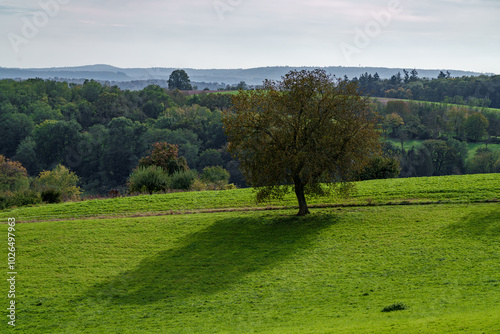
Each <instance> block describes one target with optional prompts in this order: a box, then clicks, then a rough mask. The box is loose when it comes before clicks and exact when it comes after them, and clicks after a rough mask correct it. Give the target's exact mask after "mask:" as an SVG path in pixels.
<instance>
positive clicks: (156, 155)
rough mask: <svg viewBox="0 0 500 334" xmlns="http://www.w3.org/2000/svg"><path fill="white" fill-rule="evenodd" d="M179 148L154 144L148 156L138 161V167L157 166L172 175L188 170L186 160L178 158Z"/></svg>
mask: <svg viewBox="0 0 500 334" xmlns="http://www.w3.org/2000/svg"><path fill="white" fill-rule="evenodd" d="M178 154H179V147H178V146H177V145H173V144H168V143H155V144H153V149H152V150H151V151H150V154H149V155H148V156H147V157H145V158H141V159H140V160H139V166H140V167H149V166H157V167H161V168H163V169H164V170H165V171H167V172H168V174H169V175H172V174H174V173H176V172H180V171H187V170H188V169H189V167H188V165H187V162H186V159H185V158H184V157H178Z"/></svg>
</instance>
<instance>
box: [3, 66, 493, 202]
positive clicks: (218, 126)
mask: <svg viewBox="0 0 500 334" xmlns="http://www.w3.org/2000/svg"><path fill="white" fill-rule="evenodd" d="M414 75H416V73H415V74H414ZM445 76H446V75H445ZM368 78H369V75H368ZM409 78H411V75H410V77H409ZM495 78H496V77H492V78H490V79H488V80H489V81H488V82H496V81H494V80H496V79H495ZM363 80H364V79H363ZM372 80H373V77H372ZM402 80H403V83H401V85H411V84H417V83H421V82H424V81H426V80H422V79H414V81H412V82H408V83H406V84H405V83H404V77H403V79H402ZM409 80H410V79H409ZM453 80H455V79H453V78H446V77H445V78H441V79H436V80H431V81H429V82H433V81H436V82H453ZM460 80H461V79H460ZM463 80H464V82H465V81H467V80H471V81H472V80H474V78H469V79H467V80H466V79H463ZM485 80H486V79H485ZM374 82H380V83H384V82H385V80H380V79H377V80H375V81H374ZM360 83H361V81H360ZM241 84H242V85H243V83H241ZM240 88H243V87H240ZM498 91H499V89H496V91H495V93H494V94H493V93H492V94H491V95H490V97H491V96H493V95H495V94H497V93H498ZM491 101H493V100H491ZM230 106H231V96H230V95H228V94H201V95H194V96H187V95H185V94H184V93H182V92H181V91H178V90H166V89H164V88H161V87H159V86H155V85H150V86H148V87H146V88H144V89H143V90H140V91H124V90H120V89H119V88H118V87H110V86H106V85H102V84H100V83H98V82H96V81H85V82H84V83H83V84H68V83H64V82H55V81H44V80H41V79H31V80H26V81H14V80H2V81H0V155H3V156H5V157H6V158H7V159H10V161H12V162H19V163H20V164H21V165H22V166H23V168H25V169H26V171H27V174H28V175H29V176H31V177H36V176H39V175H40V173H41V172H43V171H52V170H55V169H57V168H61V167H58V166H65V167H67V168H68V169H69V171H70V172H71V173H74V174H75V175H76V176H78V178H79V185H80V186H81V187H82V188H83V190H84V191H85V192H86V193H90V194H93V193H94V194H108V193H109V191H110V190H112V189H116V190H118V191H120V192H126V191H127V190H128V189H127V181H129V177H130V175H131V174H132V171H133V170H134V169H136V168H137V167H138V166H139V161H140V159H141V158H144V157H147V156H148V155H149V154H150V152H151V149H152V147H153V144H155V143H168V144H172V145H177V147H178V152H177V153H176V154H178V156H179V157H184V159H185V160H186V163H187V166H188V167H189V169H190V170H193V171H196V172H197V173H199V174H200V175H201V174H203V171H204V169H205V168H206V167H212V166H220V167H222V168H224V169H225V170H227V171H228V172H229V173H230V179H229V183H234V184H236V185H237V186H240V187H241V186H245V180H244V178H243V176H242V174H241V172H240V171H239V168H238V166H239V164H238V162H237V161H234V160H233V159H232V158H231V156H230V155H229V154H228V152H227V149H226V148H227V138H226V136H225V134H224V131H223V126H222V122H221V116H222V110H224V109H227V108H230ZM373 107H374V109H376V110H377V111H378V113H379V114H380V115H381V126H382V128H383V130H384V137H385V138H386V139H391V140H393V141H399V142H401V144H402V145H401V146H402V148H396V147H395V146H394V145H392V144H390V142H388V143H387V144H385V153H386V158H387V159H389V160H385V161H384V160H380V159H378V160H377V159H374V161H373V164H372V165H371V166H369V168H367V172H366V173H364V174H363V175H362V176H360V177H361V178H363V179H366V178H379V177H394V176H398V175H399V176H402V177H408V176H424V175H445V174H463V173H469V172H472V173H476V172H498V168H500V160H499V159H500V157H498V152H495V151H490V150H488V149H482V150H480V151H479V153H480V154H479V155H478V157H477V159H476V157H475V158H474V159H475V160H474V159H468V151H467V145H466V142H471V141H473V142H486V143H495V142H498V137H500V113H498V111H494V110H487V109H484V108H479V107H468V106H450V105H445V104H434V103H413V102H409V103H407V102H402V101H390V102H388V103H387V104H386V105H385V104H382V103H378V102H374V104H373ZM408 140H419V141H424V143H423V144H422V145H421V146H419V147H415V148H411V147H407V145H405V142H406V141H408ZM391 159H392V160H391ZM9 168H10V167H9ZM16 168H17V167H16ZM9 170H10V169H9ZM211 172H213V173H215V172H217V173H223V171H221V170H212V171H211ZM206 173H208V172H206ZM206 179H207V180H214V179H216V178H214V177H208V176H207V177H206ZM172 182H173V181H172Z"/></svg>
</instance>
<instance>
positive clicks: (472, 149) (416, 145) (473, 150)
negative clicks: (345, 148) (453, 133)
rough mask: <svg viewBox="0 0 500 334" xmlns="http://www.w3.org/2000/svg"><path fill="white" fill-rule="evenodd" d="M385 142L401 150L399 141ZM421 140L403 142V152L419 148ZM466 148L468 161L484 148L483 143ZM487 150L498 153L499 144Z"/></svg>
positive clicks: (469, 144) (489, 146) (489, 145)
mask: <svg viewBox="0 0 500 334" xmlns="http://www.w3.org/2000/svg"><path fill="white" fill-rule="evenodd" d="M387 141H389V142H391V143H393V144H394V145H396V147H399V148H401V142H400V141H399V140H394V139H387ZM423 142H424V141H423V140H409V141H405V142H404V147H405V150H409V149H411V148H412V147H414V148H419V147H420V146H422V143H423ZM467 146H468V147H469V159H472V158H474V155H475V154H476V152H477V150H478V149H479V148H480V147H486V144H485V143H467ZM488 149H490V150H492V151H500V144H488Z"/></svg>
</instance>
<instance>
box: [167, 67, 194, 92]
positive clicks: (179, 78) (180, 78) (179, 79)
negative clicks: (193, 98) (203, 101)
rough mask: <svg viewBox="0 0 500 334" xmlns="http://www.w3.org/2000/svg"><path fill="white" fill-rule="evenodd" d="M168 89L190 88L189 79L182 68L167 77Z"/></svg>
mask: <svg viewBox="0 0 500 334" xmlns="http://www.w3.org/2000/svg"><path fill="white" fill-rule="evenodd" d="M168 89H179V90H191V89H193V88H192V86H191V81H190V80H189V76H188V75H187V73H186V71H184V70H175V71H173V72H172V74H170V77H169V78H168Z"/></svg>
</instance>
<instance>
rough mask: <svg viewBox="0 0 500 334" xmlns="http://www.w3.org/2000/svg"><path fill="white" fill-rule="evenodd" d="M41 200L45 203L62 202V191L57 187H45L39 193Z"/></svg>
mask: <svg viewBox="0 0 500 334" xmlns="http://www.w3.org/2000/svg"><path fill="white" fill-rule="evenodd" d="M41 197H42V201H44V202H45V203H49V204H53V203H61V202H62V192H61V191H60V190H59V189H55V188H49V189H45V190H43V191H42V193H41Z"/></svg>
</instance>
